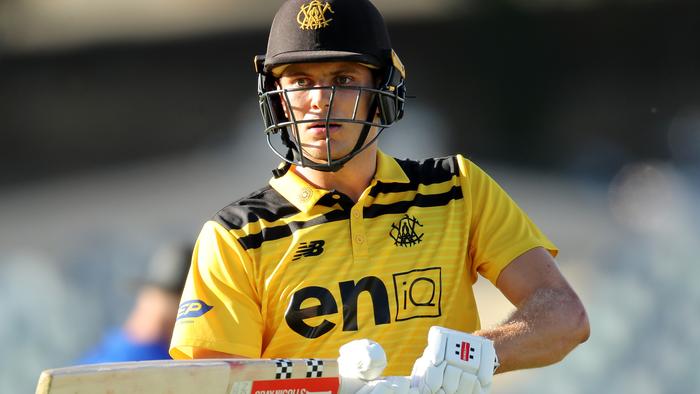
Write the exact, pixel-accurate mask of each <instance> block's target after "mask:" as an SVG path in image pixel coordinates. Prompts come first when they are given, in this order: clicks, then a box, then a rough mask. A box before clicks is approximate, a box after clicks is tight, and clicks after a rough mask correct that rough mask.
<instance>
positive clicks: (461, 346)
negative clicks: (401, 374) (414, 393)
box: [411, 326, 498, 394]
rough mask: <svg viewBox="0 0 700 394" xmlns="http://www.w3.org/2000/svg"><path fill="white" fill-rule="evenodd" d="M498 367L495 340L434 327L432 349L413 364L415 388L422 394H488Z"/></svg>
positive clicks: (412, 380) (413, 385) (412, 378)
mask: <svg viewBox="0 0 700 394" xmlns="http://www.w3.org/2000/svg"><path fill="white" fill-rule="evenodd" d="M497 366H498V358H497V356H496V350H495V349H494V347H493V342H492V341H491V340H489V339H486V338H484V337H480V336H476V335H471V334H467V333H464V332H461V331H455V330H450V329H449V328H444V327H438V326H433V327H431V328H430V331H429V332H428V346H427V347H426V348H425V350H424V351H423V355H422V356H421V357H420V358H419V359H418V360H416V362H415V363H414V364H413V372H412V373H411V387H412V388H416V389H418V390H419V392H420V394H487V393H488V392H489V391H490V390H491V383H492V381H493V373H494V371H495V370H496V368H497Z"/></svg>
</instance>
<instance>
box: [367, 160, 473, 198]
mask: <svg viewBox="0 0 700 394" xmlns="http://www.w3.org/2000/svg"><path fill="white" fill-rule="evenodd" d="M395 160H396V162H397V163H398V164H399V166H400V167H401V169H402V170H403V171H404V173H406V176H408V179H409V180H410V182H409V183H382V182H379V183H377V185H375V186H374V187H373V188H372V190H370V192H369V195H370V196H372V197H377V195H379V194H380V193H402V192H407V191H415V190H418V185H432V184H436V183H442V182H447V181H449V180H451V179H452V178H453V177H454V176H455V175H459V164H458V163H457V157H456V156H449V157H441V158H433V159H426V160H423V161H414V160H399V159H395Z"/></svg>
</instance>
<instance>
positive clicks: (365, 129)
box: [272, 97, 383, 178]
mask: <svg viewBox="0 0 700 394" xmlns="http://www.w3.org/2000/svg"><path fill="white" fill-rule="evenodd" d="M378 107H379V105H378V103H377V98H376V97H374V98H373V99H372V103H371V104H370V108H369V111H368V113H367V119H366V121H367V123H366V124H364V125H363V126H362V130H361V131H360V135H359V136H358V137H357V142H356V143H355V146H354V147H353V148H352V150H351V151H350V153H348V154H347V155H345V156H343V157H341V158H340V159H338V160H332V159H331V158H330V157H328V163H326V164H310V165H303V166H305V167H309V168H313V169H314V170H317V171H322V172H336V171H338V170H340V169H341V168H343V166H344V165H345V163H347V162H348V161H350V160H351V159H352V158H353V157H355V156H356V155H357V154H358V153H360V152H362V151H363V150H365V148H367V146H369V144H368V145H365V146H363V145H364V144H365V142H366V141H367V136H368V135H369V131H370V129H371V128H372V125H371V124H370V123H372V120H374V117H375V115H376V112H377V108H378ZM289 127H294V126H293V125H292V126H289ZM382 129H383V128H382ZM380 133H381V130H380V132H379V133H377V136H379V134H380ZM281 137H282V143H283V144H284V145H286V146H287V153H286V154H285V158H286V160H285V163H284V165H283V166H282V167H280V168H275V169H273V170H272V175H273V176H274V177H275V178H280V177H282V176H284V174H286V173H287V171H289V169H290V168H291V166H292V162H297V160H296V159H297V155H298V156H299V159H298V163H300V164H301V163H304V162H305V161H307V162H308V161H311V160H309V159H308V158H306V157H304V154H303V153H302V151H301V146H299V149H296V148H297V146H296V145H295V144H294V142H292V141H291V139H290V138H289V131H285V132H284V133H282V136H281ZM375 139H376V137H375ZM373 141H374V139H373V140H372V141H370V142H373Z"/></svg>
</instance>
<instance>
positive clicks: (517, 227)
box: [458, 156, 558, 285]
mask: <svg viewBox="0 0 700 394" xmlns="http://www.w3.org/2000/svg"><path fill="white" fill-rule="evenodd" d="M458 159H459V166H460V172H461V174H460V175H461V177H462V189H463V191H464V192H465V198H466V199H467V202H468V206H469V207H470V209H469V215H468V216H469V217H468V220H469V224H470V232H469V256H470V259H471V264H472V267H471V270H472V277H474V278H476V272H478V273H479V274H481V275H482V276H483V277H485V278H486V279H488V280H489V281H491V283H493V284H494V285H495V284H496V281H497V280H498V276H499V275H500V273H501V271H502V270H503V269H504V268H505V267H506V266H507V265H508V264H510V263H511V262H512V261H513V260H514V259H515V258H516V257H518V256H520V255H521V254H523V253H525V252H527V251H528V250H530V249H533V248H536V247H544V248H545V249H547V250H548V251H549V252H550V254H552V256H556V255H557V253H558V249H557V247H556V246H555V245H554V244H553V243H552V242H551V241H550V240H549V239H548V238H547V237H546V236H545V235H544V234H543V233H542V231H540V229H539V228H538V227H537V226H536V225H535V224H534V223H533V222H532V220H530V218H529V217H528V216H527V214H526V213H525V212H524V211H523V210H522V209H520V207H518V205H517V204H516V203H515V201H513V200H512V199H511V198H510V196H508V194H507V193H506V192H505V191H504V190H503V189H502V188H501V187H500V186H499V185H498V184H497V183H496V182H495V181H494V180H493V179H492V178H491V177H490V176H489V175H488V174H486V173H485V172H484V171H483V170H482V169H481V168H479V167H478V166H477V165H475V164H474V163H472V162H471V161H469V160H467V159H465V158H463V157H462V156H459V157H458Z"/></svg>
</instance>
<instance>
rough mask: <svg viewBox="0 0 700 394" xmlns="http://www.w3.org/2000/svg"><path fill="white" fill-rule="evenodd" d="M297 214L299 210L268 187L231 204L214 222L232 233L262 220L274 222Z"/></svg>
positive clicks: (215, 217)
mask: <svg viewBox="0 0 700 394" xmlns="http://www.w3.org/2000/svg"><path fill="white" fill-rule="evenodd" d="M297 213H299V209H297V208H296V207H295V206H294V205H292V203H290V202H289V201H287V199H285V198H284V197H282V195H281V194H279V193H278V192H277V191H276V190H275V189H273V188H272V187H271V186H267V187H264V188H262V189H260V190H257V191H255V192H253V193H251V194H250V195H248V196H246V197H243V198H241V199H240V200H238V201H235V202H233V203H231V204H229V205H228V206H227V207H225V208H224V209H222V210H220V211H219V212H217V214H216V215H214V217H213V218H212V220H214V221H216V222H218V223H219V224H221V225H222V226H223V227H224V228H225V229H227V230H229V231H230V230H240V229H241V228H243V227H244V226H245V225H246V224H248V223H252V222H256V221H258V220H260V219H263V220H266V221H268V222H274V221H276V220H279V219H282V218H285V217H289V216H292V215H295V214H297Z"/></svg>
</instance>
